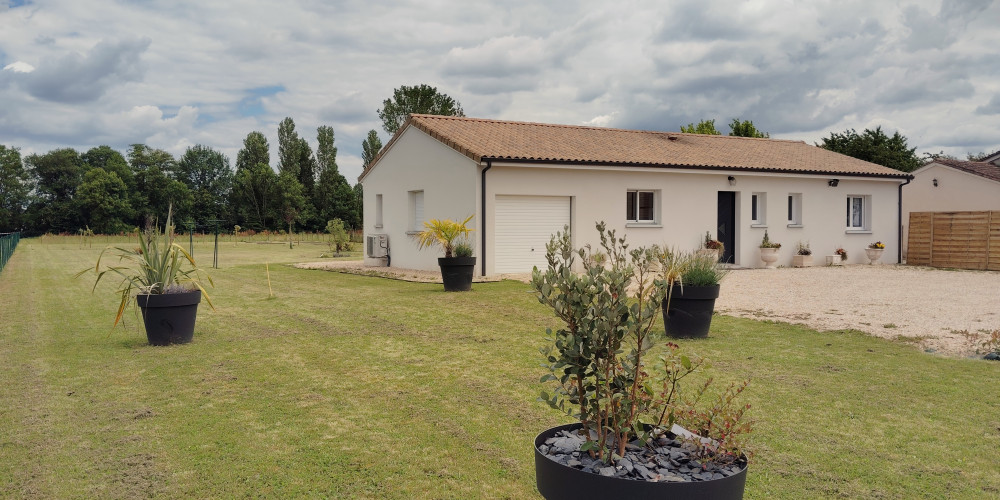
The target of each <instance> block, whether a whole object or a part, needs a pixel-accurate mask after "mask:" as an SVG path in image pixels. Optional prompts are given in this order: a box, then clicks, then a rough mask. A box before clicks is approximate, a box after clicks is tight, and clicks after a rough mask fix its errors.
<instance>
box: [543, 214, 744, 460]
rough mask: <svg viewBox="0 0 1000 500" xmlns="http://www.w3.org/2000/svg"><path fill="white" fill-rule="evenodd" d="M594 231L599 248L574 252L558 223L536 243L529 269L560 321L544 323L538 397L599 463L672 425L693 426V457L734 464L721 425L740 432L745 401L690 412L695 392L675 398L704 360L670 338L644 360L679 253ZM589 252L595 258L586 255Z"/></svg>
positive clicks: (673, 278)
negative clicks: (574, 422) (577, 429)
mask: <svg viewBox="0 0 1000 500" xmlns="http://www.w3.org/2000/svg"><path fill="white" fill-rule="evenodd" d="M597 231H598V233H599V236H600V242H601V243H600V246H601V248H600V250H599V251H595V250H594V249H592V248H591V247H590V245H587V246H586V247H584V248H581V249H578V250H575V249H574V248H573V247H572V240H571V238H570V234H569V229H568V227H567V228H566V229H565V230H564V231H562V232H559V233H556V234H555V235H554V236H553V238H552V240H551V241H550V242H549V244H548V245H546V259H547V260H548V266H547V268H546V269H544V270H539V269H538V268H535V269H534V271H533V272H532V287H533V288H534V290H535V291H536V292H537V294H538V300H539V302H541V303H542V304H545V305H547V306H549V307H551V308H552V309H553V311H554V312H555V314H556V316H557V317H558V318H559V319H561V320H562V322H563V323H564V325H563V326H562V327H561V328H558V329H557V330H555V331H553V329H551V328H547V329H546V334H547V336H548V338H549V340H550V344H549V345H547V346H546V347H544V348H542V349H541V352H542V354H543V355H544V356H545V359H546V363H545V364H544V366H545V367H546V368H547V369H548V373H547V374H545V375H544V376H543V377H542V379H541V382H542V383H545V382H552V383H553V385H554V386H555V387H554V390H552V391H551V392H550V391H543V392H542V393H541V397H540V400H541V401H544V402H546V403H547V404H548V405H549V406H551V407H552V408H554V409H558V410H561V411H563V412H565V413H566V414H567V415H570V416H572V417H574V418H576V419H578V420H579V422H580V424H581V426H582V432H581V436H582V438H583V445H582V446H581V448H580V450H581V451H585V452H588V453H589V454H590V455H591V457H593V458H599V459H601V460H603V461H604V462H605V463H611V462H612V461H614V460H618V459H620V458H621V457H624V456H625V452H626V447H627V446H629V445H630V444H631V445H639V446H648V445H649V444H650V443H651V442H653V440H654V438H659V437H662V436H665V435H667V434H668V433H669V432H671V428H672V426H673V425H674V424H675V423H680V424H681V425H683V424H684V423H688V424H689V425H692V424H693V427H692V428H691V430H692V431H693V432H694V433H695V434H694V435H693V436H694V437H693V438H692V442H695V443H698V447H701V448H699V449H702V453H700V454H698V455H697V456H698V457H703V458H704V459H705V460H709V461H716V460H717V463H732V462H734V461H735V460H737V459H738V458H739V457H741V456H743V454H742V451H741V450H740V449H738V448H734V447H729V446H728V444H726V446H722V444H724V443H732V442H734V440H733V438H730V437H728V436H727V435H731V434H732V432H730V431H729V430H728V429H734V428H735V429H736V431H735V433H736V434H740V433H741V432H742V433H743V434H745V433H747V432H749V425H747V426H745V427H740V426H741V425H742V424H743V423H744V421H743V411H745V409H744V410H742V411H730V410H729V409H728V408H729V407H730V406H731V405H730V404H729V403H727V402H726V401H725V400H724V401H723V403H725V404H723V406H722V407H721V408H725V410H719V409H718V408H719V407H718V405H715V406H713V407H712V409H709V410H704V409H701V410H699V409H698V408H700V406H701V405H700V402H699V400H700V399H704V398H702V395H703V393H704V390H702V391H701V392H696V393H694V394H693V396H691V397H687V398H685V397H683V395H684V393H683V391H682V390H681V386H680V383H679V382H680V380H681V379H683V378H685V377H687V376H689V375H690V374H691V373H694V372H695V371H697V370H699V369H700V368H702V367H703V366H705V363H704V362H703V361H702V360H695V359H694V358H692V357H689V356H687V355H685V354H682V353H681V352H680V350H679V348H678V347H677V346H676V345H675V344H670V345H669V346H668V347H667V350H666V352H665V353H664V354H663V355H662V356H660V357H659V361H658V362H657V361H656V359H655V358H654V360H653V361H652V363H650V360H649V359H648V358H649V357H650V356H651V355H652V354H651V352H650V351H651V349H653V346H654V343H653V340H654V335H653V332H652V328H653V325H654V324H655V322H656V319H657V317H658V316H659V314H660V305H661V303H662V302H663V299H664V298H665V297H666V293H667V290H668V289H669V288H670V286H669V285H670V284H672V283H674V282H675V281H678V280H679V279H680V277H681V273H682V272H683V267H684V266H681V265H680V264H681V262H680V261H681V259H678V258H677V257H676V255H677V254H675V253H673V252H669V251H663V250H661V249H659V248H658V247H655V246H654V247H650V248H637V249H632V250H630V249H629V248H628V244H627V243H626V242H625V238H624V237H622V238H618V237H617V236H616V235H615V231H613V230H607V228H606V226H605V224H604V223H603V222H600V223H597ZM598 254H600V255H603V258H594V256H595V255H598ZM671 256H672V257H673V258H671ZM576 266H579V267H580V268H582V272H576V271H577V270H578V268H577V267H576ZM744 386H745V384H744ZM656 387H659V388H660V389H659V390H657V389H656ZM706 387H707V385H706ZM740 391H742V389H740ZM737 394H738V393H737ZM731 399H732V398H730V402H731ZM675 434H677V433H676V432H675ZM679 437H681V438H683V437H684V436H681V435H679ZM702 438H705V439H702ZM733 454H735V455H733ZM730 455H733V456H735V457H737V458H735V459H734V458H733V456H730Z"/></svg>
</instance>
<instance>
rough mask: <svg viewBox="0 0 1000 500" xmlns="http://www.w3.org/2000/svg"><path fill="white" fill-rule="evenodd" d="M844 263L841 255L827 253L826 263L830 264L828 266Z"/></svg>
mask: <svg viewBox="0 0 1000 500" xmlns="http://www.w3.org/2000/svg"><path fill="white" fill-rule="evenodd" d="M843 264H844V261H843V259H841V257H840V256H839V255H827V256H826V265H828V266H840V265H843Z"/></svg>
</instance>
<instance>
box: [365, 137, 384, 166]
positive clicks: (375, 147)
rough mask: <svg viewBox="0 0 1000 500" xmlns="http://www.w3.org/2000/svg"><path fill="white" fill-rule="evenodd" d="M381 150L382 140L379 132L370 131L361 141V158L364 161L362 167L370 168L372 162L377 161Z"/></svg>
mask: <svg viewBox="0 0 1000 500" xmlns="http://www.w3.org/2000/svg"><path fill="white" fill-rule="evenodd" d="M379 151H382V140H381V139H379V138H378V132H375V131H374V130H369V131H368V137H367V138H365V141H364V142H362V143H361V159H362V161H363V162H364V165H362V166H361V167H362V168H368V165H370V164H371V162H373V161H375V157H376V156H378V153H379Z"/></svg>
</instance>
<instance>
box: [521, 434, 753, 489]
mask: <svg viewBox="0 0 1000 500" xmlns="http://www.w3.org/2000/svg"><path fill="white" fill-rule="evenodd" d="M580 427H581V425H580V424H579V423H575V424H567V425H560V426H559V427H553V428H551V429H549V430H547V431H545V432H543V433H541V434H539V435H538V437H536V438H535V485H536V486H537V487H538V492H539V493H541V494H542V496H543V497H545V498H546V499H547V500H587V499H590V498H595V499H602V500H607V499H609V498H628V499H633V500H642V499H670V500H684V499H704V500H740V499H742V498H743V489H744V487H745V486H746V481H747V469H746V468H745V467H744V468H743V470H741V471H740V472H738V473H737V474H734V475H732V476H729V477H726V478H722V479H713V480H711V481H698V482H690V483H671V482H662V483H654V482H650V481H637V480H635V479H623V478H619V477H604V476H602V475H600V474H594V473H593V472H585V471H582V470H579V469H574V468H572V467H569V466H567V465H563V464H561V463H559V462H556V461H555V460H552V459H550V458H548V457H546V456H545V455H544V454H543V453H542V452H541V451H539V450H538V447H539V446H541V445H543V444H545V440H546V439H549V438H550V437H553V436H555V434H556V433H557V432H559V431H563V430H577V429H580Z"/></svg>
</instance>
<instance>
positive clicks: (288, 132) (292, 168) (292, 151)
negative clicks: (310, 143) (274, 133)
mask: <svg viewBox="0 0 1000 500" xmlns="http://www.w3.org/2000/svg"><path fill="white" fill-rule="evenodd" d="M300 144H301V143H300V142H299V134H298V133H297V132H295V122H294V121H292V119H291V118H285V119H284V120H281V123H279V124H278V172H279V173H285V172H286V171H287V172H291V174H292V175H293V176H295V177H296V178H298V177H299V158H300V155H299V145H300ZM300 182H301V181H300Z"/></svg>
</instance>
